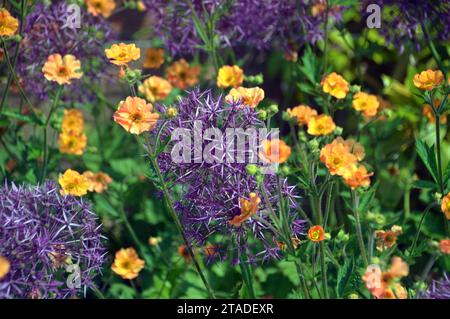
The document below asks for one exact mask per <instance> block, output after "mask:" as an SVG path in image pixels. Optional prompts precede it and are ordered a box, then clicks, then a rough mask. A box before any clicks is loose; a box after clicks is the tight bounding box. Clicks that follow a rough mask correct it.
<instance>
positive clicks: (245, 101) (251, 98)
mask: <svg viewBox="0 0 450 319" xmlns="http://www.w3.org/2000/svg"><path fill="white" fill-rule="evenodd" d="M263 99H264V90H263V89H261V88H259V87H254V88H244V87H242V86H240V87H238V88H237V89H235V88H233V89H231V90H230V93H228V95H227V96H226V97H225V100H226V101H227V102H228V103H230V104H232V103H233V102H235V101H241V102H242V105H244V106H248V107H250V108H252V109H254V108H255V107H257V106H258V104H259V102H261V101H262V100H263Z"/></svg>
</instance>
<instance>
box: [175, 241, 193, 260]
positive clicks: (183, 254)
mask: <svg viewBox="0 0 450 319" xmlns="http://www.w3.org/2000/svg"><path fill="white" fill-rule="evenodd" d="M178 255H180V256H181V257H183V259H184V261H185V262H187V263H190V262H191V261H192V258H191V254H189V250H188V249H187V247H186V245H180V246H178Z"/></svg>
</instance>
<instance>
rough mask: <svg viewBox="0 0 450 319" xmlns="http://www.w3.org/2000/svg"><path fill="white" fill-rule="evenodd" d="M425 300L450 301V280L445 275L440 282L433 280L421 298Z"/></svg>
mask: <svg viewBox="0 0 450 319" xmlns="http://www.w3.org/2000/svg"><path fill="white" fill-rule="evenodd" d="M420 298H423V299H450V278H449V276H448V275H447V274H444V277H442V278H441V279H440V280H433V282H432V283H431V284H430V286H429V287H428V290H427V291H426V292H425V293H424V294H422V295H421V296H420Z"/></svg>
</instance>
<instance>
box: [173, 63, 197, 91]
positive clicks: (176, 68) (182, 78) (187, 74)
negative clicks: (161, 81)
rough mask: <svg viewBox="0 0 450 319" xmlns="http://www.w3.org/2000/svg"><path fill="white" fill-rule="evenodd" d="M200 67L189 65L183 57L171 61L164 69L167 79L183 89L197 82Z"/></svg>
mask: <svg viewBox="0 0 450 319" xmlns="http://www.w3.org/2000/svg"><path fill="white" fill-rule="evenodd" d="M199 74H200V68H199V67H197V66H190V65H189V63H187V61H186V60H185V59H181V60H178V61H175V62H173V63H172V64H171V65H170V66H169V67H168V68H167V70H166V76H167V80H168V81H169V82H170V83H171V84H172V85H173V86H174V87H177V88H179V89H182V90H185V89H187V88H188V87H191V86H194V85H196V84H197V83H198V76H199Z"/></svg>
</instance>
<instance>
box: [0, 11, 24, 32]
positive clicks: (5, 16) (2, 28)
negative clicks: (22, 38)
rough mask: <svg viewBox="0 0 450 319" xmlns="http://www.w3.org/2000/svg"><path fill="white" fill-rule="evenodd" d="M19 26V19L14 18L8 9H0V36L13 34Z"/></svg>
mask: <svg viewBox="0 0 450 319" xmlns="http://www.w3.org/2000/svg"><path fill="white" fill-rule="evenodd" d="M18 28H19V20H17V19H16V18H14V17H13V16H12V15H11V13H9V11H8V10H6V9H4V8H1V9H0V36H1V37H9V36H12V35H14V33H16V32H17V29H18Z"/></svg>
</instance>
